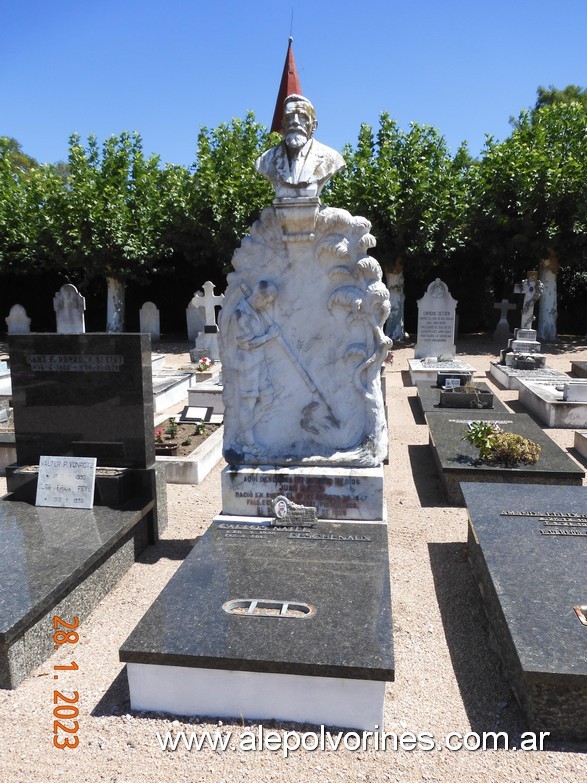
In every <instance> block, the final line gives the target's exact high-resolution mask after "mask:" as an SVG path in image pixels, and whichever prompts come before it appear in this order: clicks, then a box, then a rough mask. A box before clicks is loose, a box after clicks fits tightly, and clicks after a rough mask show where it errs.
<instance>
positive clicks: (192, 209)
mask: <svg viewBox="0 0 587 783" xmlns="http://www.w3.org/2000/svg"><path fill="white" fill-rule="evenodd" d="M279 140H280V137H279V136H278V135H277V134H272V135H271V134H269V132H268V131H267V128H265V127H264V126H262V125H260V124H259V123H257V122H256V121H255V117H254V114H253V113H252V112H249V113H248V114H247V116H246V117H245V118H244V119H233V120H231V122H230V123H221V124H220V125H219V126H218V127H217V128H214V129H208V128H201V130H200V132H199V135H198V149H197V159H196V162H195V164H194V166H193V170H194V174H193V190H192V191H191V193H190V192H189V191H187V196H186V200H185V206H186V207H187V210H186V212H185V213H184V216H183V217H184V220H185V228H184V233H185V235H186V238H187V237H189V241H190V244H191V247H192V252H193V254H194V255H197V256H198V258H199V262H200V263H201V264H203V265H204V266H205V267H206V268H208V269H212V270H222V271H223V272H226V271H227V270H228V269H230V260H231V258H232V255H233V253H234V251H235V249H236V248H237V247H238V246H239V244H240V242H241V240H242V238H243V236H245V235H246V234H247V233H248V231H249V229H250V227H251V224H252V223H253V222H254V220H255V218H256V217H257V215H258V213H259V211H260V210H261V209H262V208H263V207H264V206H268V205H269V204H270V203H271V200H272V199H273V196H274V193H273V188H272V187H271V184H270V183H269V182H268V181H267V180H266V179H265V178H264V177H261V176H259V175H258V174H257V173H256V171H255V168H254V163H255V160H256V158H257V157H258V156H259V155H260V154H261V153H262V152H264V151H265V150H266V149H268V148H269V147H271V146H273V145H274V144H276V143H277V142H278V141H279ZM184 192H186V191H184Z"/></svg>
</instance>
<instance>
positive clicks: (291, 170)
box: [255, 95, 345, 198]
mask: <svg viewBox="0 0 587 783" xmlns="http://www.w3.org/2000/svg"><path fill="white" fill-rule="evenodd" d="M317 126H318V123H317V121H316V112H315V110H314V107H313V106H312V104H311V103H310V101H309V100H308V99H307V98H304V97H303V96H302V95H289V96H288V97H287V98H286V99H285V101H284V104H283V129H284V140H283V141H282V142H281V144H278V145H277V146H276V147H272V148H271V149H270V150H267V152H264V153H263V155H261V156H260V157H259V158H257V160H256V162H255V168H256V170H257V171H258V172H259V173H260V174H263V175H264V176H265V177H267V179H268V180H269V181H270V182H271V183H272V184H273V186H274V188H275V195H276V196H277V198H298V197H318V196H319V195H320V192H321V191H322V188H323V187H324V185H325V184H326V183H327V182H328V180H329V179H330V177H331V176H332V175H333V174H335V173H336V172H337V171H339V170H340V169H342V168H344V166H345V162H344V158H343V157H342V155H340V154H339V153H338V152H337V151H336V150H333V149H332V148H331V147H327V146H326V145H325V144H321V143H320V142H319V141H316V139H314V137H313V135H314V131H315V130H316V128H317Z"/></svg>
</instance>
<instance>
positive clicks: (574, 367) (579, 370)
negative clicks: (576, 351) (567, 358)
mask: <svg viewBox="0 0 587 783" xmlns="http://www.w3.org/2000/svg"><path fill="white" fill-rule="evenodd" d="M571 372H572V373H573V375H575V376H576V377H577V378H587V362H571Z"/></svg>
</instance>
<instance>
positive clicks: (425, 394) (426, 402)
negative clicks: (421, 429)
mask: <svg viewBox="0 0 587 783" xmlns="http://www.w3.org/2000/svg"><path fill="white" fill-rule="evenodd" d="M475 386H476V387H477V388H478V389H479V390H480V391H484V392H492V391H493V389H491V387H490V386H488V385H487V384H486V383H484V382H483V381H475ZM416 388H417V389H418V402H419V403H420V408H421V409H422V413H424V414H426V413H429V412H430V411H436V410H440V411H446V410H449V409H448V408H444V407H442V406H441V405H440V391H441V390H440V389H439V388H438V386H437V385H436V383H434V382H433V381H432V382H431V381H416ZM450 410H452V411H455V410H462V409H459V408H450ZM467 410H474V409H467ZM484 410H494V411H506V412H507V410H508V409H507V408H506V406H505V405H504V404H503V402H502V401H501V400H500V399H499V398H498V397H497V395H495V394H494V395H493V408H489V409H484Z"/></svg>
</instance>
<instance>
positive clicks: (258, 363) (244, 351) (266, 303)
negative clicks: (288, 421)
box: [233, 280, 281, 452]
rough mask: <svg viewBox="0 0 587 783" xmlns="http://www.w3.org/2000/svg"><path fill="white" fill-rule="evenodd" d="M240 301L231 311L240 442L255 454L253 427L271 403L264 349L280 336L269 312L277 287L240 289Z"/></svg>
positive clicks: (263, 284) (263, 283)
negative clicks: (235, 349) (235, 347)
mask: <svg viewBox="0 0 587 783" xmlns="http://www.w3.org/2000/svg"><path fill="white" fill-rule="evenodd" d="M243 294H244V296H243V298H242V299H241V300H240V302H239V303H238V304H237V306H236V308H235V310H234V316H233V317H234V322H235V338H236V345H237V348H238V350H237V368H238V394H239V405H238V407H237V409H238V411H239V416H240V436H239V442H240V445H241V446H243V448H245V449H246V450H247V451H249V452H251V451H253V452H254V451H255V450H256V447H255V436H254V426H255V424H256V423H257V421H258V420H259V418H260V417H261V415H262V412H263V408H264V407H265V406H266V405H268V404H270V403H271V402H272V400H273V384H272V383H271V377H270V375H269V367H268V365H267V357H266V355H265V349H264V346H265V344H266V343H268V342H269V341H270V340H273V339H274V338H275V337H277V336H278V335H279V334H280V331H281V330H280V328H279V326H278V325H277V324H276V323H272V322H271V320H270V316H269V311H270V309H271V306H272V305H273V302H274V301H275V298H276V296H277V288H276V286H275V285H274V284H273V283H271V282H269V281H268V280H260V281H259V282H258V283H256V284H255V287H254V288H253V290H252V291H251V290H250V289H247V288H245V287H244V286H243Z"/></svg>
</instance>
